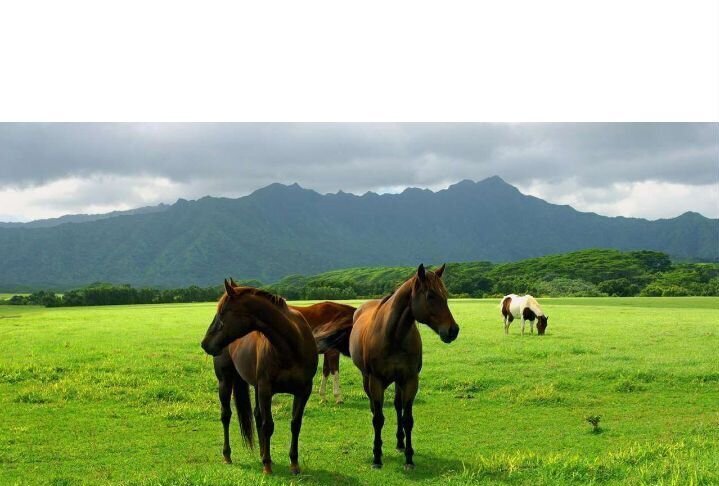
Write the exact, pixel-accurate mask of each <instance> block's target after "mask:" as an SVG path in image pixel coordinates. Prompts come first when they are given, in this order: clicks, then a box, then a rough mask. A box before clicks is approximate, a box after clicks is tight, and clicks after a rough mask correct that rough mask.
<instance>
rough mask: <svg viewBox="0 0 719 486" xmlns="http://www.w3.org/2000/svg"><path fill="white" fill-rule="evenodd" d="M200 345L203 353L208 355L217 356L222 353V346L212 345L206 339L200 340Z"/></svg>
mask: <svg viewBox="0 0 719 486" xmlns="http://www.w3.org/2000/svg"><path fill="white" fill-rule="evenodd" d="M200 347H201V348H202V350H203V351H204V352H205V353H207V354H209V355H210V356H219V355H220V354H221V353H222V348H220V347H219V346H214V345H213V344H212V343H211V342H209V341H208V340H207V339H203V340H202V342H201V343H200Z"/></svg>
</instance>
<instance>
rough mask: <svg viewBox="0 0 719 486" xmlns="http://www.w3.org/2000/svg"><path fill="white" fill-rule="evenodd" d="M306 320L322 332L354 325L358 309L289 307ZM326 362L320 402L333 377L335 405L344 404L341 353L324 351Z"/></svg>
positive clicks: (327, 304)
mask: <svg viewBox="0 0 719 486" xmlns="http://www.w3.org/2000/svg"><path fill="white" fill-rule="evenodd" d="M230 284H232V286H233V287H236V286H237V284H236V283H235V281H234V280H233V279H232V278H230ZM289 307H290V309H293V310H296V311H297V312H299V313H300V314H302V317H304V318H305V320H306V321H307V324H309V325H310V329H312V331H313V332H314V331H320V330H321V329H323V328H324V327H325V326H330V327H337V326H340V327H342V326H344V325H345V324H349V325H350V326H351V325H352V316H354V313H355V311H356V310H357V309H355V308H354V307H352V306H351V305H346V304H338V303H337V302H320V303H317V304H313V305H309V306H306V307H301V306H297V305H291V306H289ZM322 354H324V360H323V361H324V362H323V365H322V381H321V383H320V402H324V401H325V398H326V393H325V390H326V388H327V378H328V377H329V376H330V375H332V392H333V395H334V396H335V403H338V404H339V403H343V400H342V391H341V390H340V352H339V351H338V350H336V349H331V348H330V349H327V350H326V351H324V353H322Z"/></svg>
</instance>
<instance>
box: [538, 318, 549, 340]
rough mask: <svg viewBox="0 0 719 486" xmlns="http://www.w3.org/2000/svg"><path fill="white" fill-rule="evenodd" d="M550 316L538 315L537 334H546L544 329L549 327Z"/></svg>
mask: <svg viewBox="0 0 719 486" xmlns="http://www.w3.org/2000/svg"><path fill="white" fill-rule="evenodd" d="M548 321H549V316H537V334H539V335H540V336H542V335H544V331H545V330H546V329H547V325H548Z"/></svg>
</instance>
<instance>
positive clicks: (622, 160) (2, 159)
mask: <svg viewBox="0 0 719 486" xmlns="http://www.w3.org/2000/svg"><path fill="white" fill-rule="evenodd" d="M492 175H499V176H501V177H502V178H503V179H505V180H506V181H507V182H509V183H511V184H514V185H515V186H517V187H518V188H519V189H520V190H521V191H522V192H524V193H527V194H532V195H535V196H537V197H541V198H543V199H546V200H547V201H550V202H553V203H561V204H570V205H572V206H573V207H575V208H576V209H578V210H581V211H594V212H597V213H600V214H605V215H610V216H617V215H623V216H638V217H645V218H649V219H656V218H664V217H674V216H677V215H679V214H681V213H683V212H685V211H697V212H699V213H702V214H704V215H706V216H709V217H714V218H716V217H719V124H655V123H635V124H625V123H615V124H487V123H477V124H242V123H238V124H199V123H198V124H192V123H190V124H9V123H2V124H0V221H28V220H33V219H38V218H47V217H55V216H60V215H62V214H68V213H98V212H107V211H111V210H115V209H130V208H134V207H139V206H146V205H154V204H158V203H160V202H165V203H172V202H174V201H175V200H177V198H180V197H182V198H186V199H196V198H199V197H202V196H205V195H211V196H228V197H239V196H242V195H245V194H248V193H250V192H252V191H253V190H255V189H257V188H259V187H262V186H265V185H267V184H270V183H272V182H283V183H293V182H298V183H299V184H300V185H302V186H303V187H307V188H311V189H315V190H317V191H318V192H321V193H327V192H336V191H338V190H343V191H345V192H352V193H356V194H362V193H364V192H366V191H370V190H371V191H375V192H397V191H401V190H402V189H404V188H405V187H408V186H416V187H427V188H430V189H435V190H436V189H441V188H445V187H447V186H448V185H450V184H452V183H454V182H457V181H459V180H462V179H472V180H481V179H484V178H486V177H489V176H492Z"/></svg>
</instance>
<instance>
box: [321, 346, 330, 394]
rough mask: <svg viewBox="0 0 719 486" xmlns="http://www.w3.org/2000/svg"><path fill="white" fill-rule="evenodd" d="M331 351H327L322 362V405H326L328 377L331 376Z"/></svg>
mask: <svg viewBox="0 0 719 486" xmlns="http://www.w3.org/2000/svg"><path fill="white" fill-rule="evenodd" d="M328 352H331V350H329V349H328V350H327V352H326V353H325V355H324V358H323V360H322V381H321V382H320V403H325V397H326V394H325V389H326V387H327V377H328V376H329V374H330V364H329V362H328V359H327V353H328Z"/></svg>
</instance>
